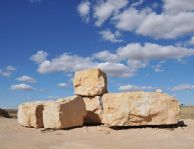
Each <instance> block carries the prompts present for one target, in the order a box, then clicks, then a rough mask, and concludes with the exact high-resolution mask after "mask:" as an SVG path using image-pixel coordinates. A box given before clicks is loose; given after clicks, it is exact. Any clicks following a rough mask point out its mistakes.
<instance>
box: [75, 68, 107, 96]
mask: <svg viewBox="0 0 194 149" xmlns="http://www.w3.org/2000/svg"><path fill="white" fill-rule="evenodd" d="M73 84H74V93H75V94H76V95H81V96H100V95H103V94H104V93H107V78H106V74H105V73H104V72H103V71H101V70H100V69H87V70H82V71H77V72H76V73H75V76H74V80H73Z"/></svg>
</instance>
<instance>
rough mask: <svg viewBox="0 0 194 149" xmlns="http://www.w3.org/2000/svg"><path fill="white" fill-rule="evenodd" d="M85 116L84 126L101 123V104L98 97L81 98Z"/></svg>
mask: <svg viewBox="0 0 194 149" xmlns="http://www.w3.org/2000/svg"><path fill="white" fill-rule="evenodd" d="M83 100H84V103H85V105H86V111H87V114H86V116H85V117H84V124H87V125H95V124H101V123H102V102H101V97H100V96H95V97H83Z"/></svg>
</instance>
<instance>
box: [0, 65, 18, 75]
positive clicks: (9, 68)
mask: <svg viewBox="0 0 194 149" xmlns="http://www.w3.org/2000/svg"><path fill="white" fill-rule="evenodd" d="M15 70H16V68H15V67H13V66H7V67H5V69H3V70H2V69H0V76H4V77H9V76H10V75H11V74H12V73H13V72H14V71H15Z"/></svg>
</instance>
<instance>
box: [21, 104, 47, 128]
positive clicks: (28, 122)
mask: <svg viewBox="0 0 194 149" xmlns="http://www.w3.org/2000/svg"><path fill="white" fill-rule="evenodd" d="M43 110H44V103H43V102H29V103H24V104H21V105H19V106H18V123H19V124H21V125H22V126H25V127H34V128H43V127H44V124H43V115H42V112H43Z"/></svg>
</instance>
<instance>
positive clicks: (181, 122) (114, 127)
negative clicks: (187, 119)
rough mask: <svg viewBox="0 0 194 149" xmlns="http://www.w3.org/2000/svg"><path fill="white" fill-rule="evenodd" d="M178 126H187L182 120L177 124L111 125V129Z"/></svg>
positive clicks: (172, 127) (173, 127) (171, 127)
mask: <svg viewBox="0 0 194 149" xmlns="http://www.w3.org/2000/svg"><path fill="white" fill-rule="evenodd" d="M178 127H187V125H186V124H185V123H184V121H179V122H178V123H177V124H171V125H142V126H112V127H110V128H111V129H114V130H123V129H141V128H158V129H170V130H174V129H175V128H178Z"/></svg>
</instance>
